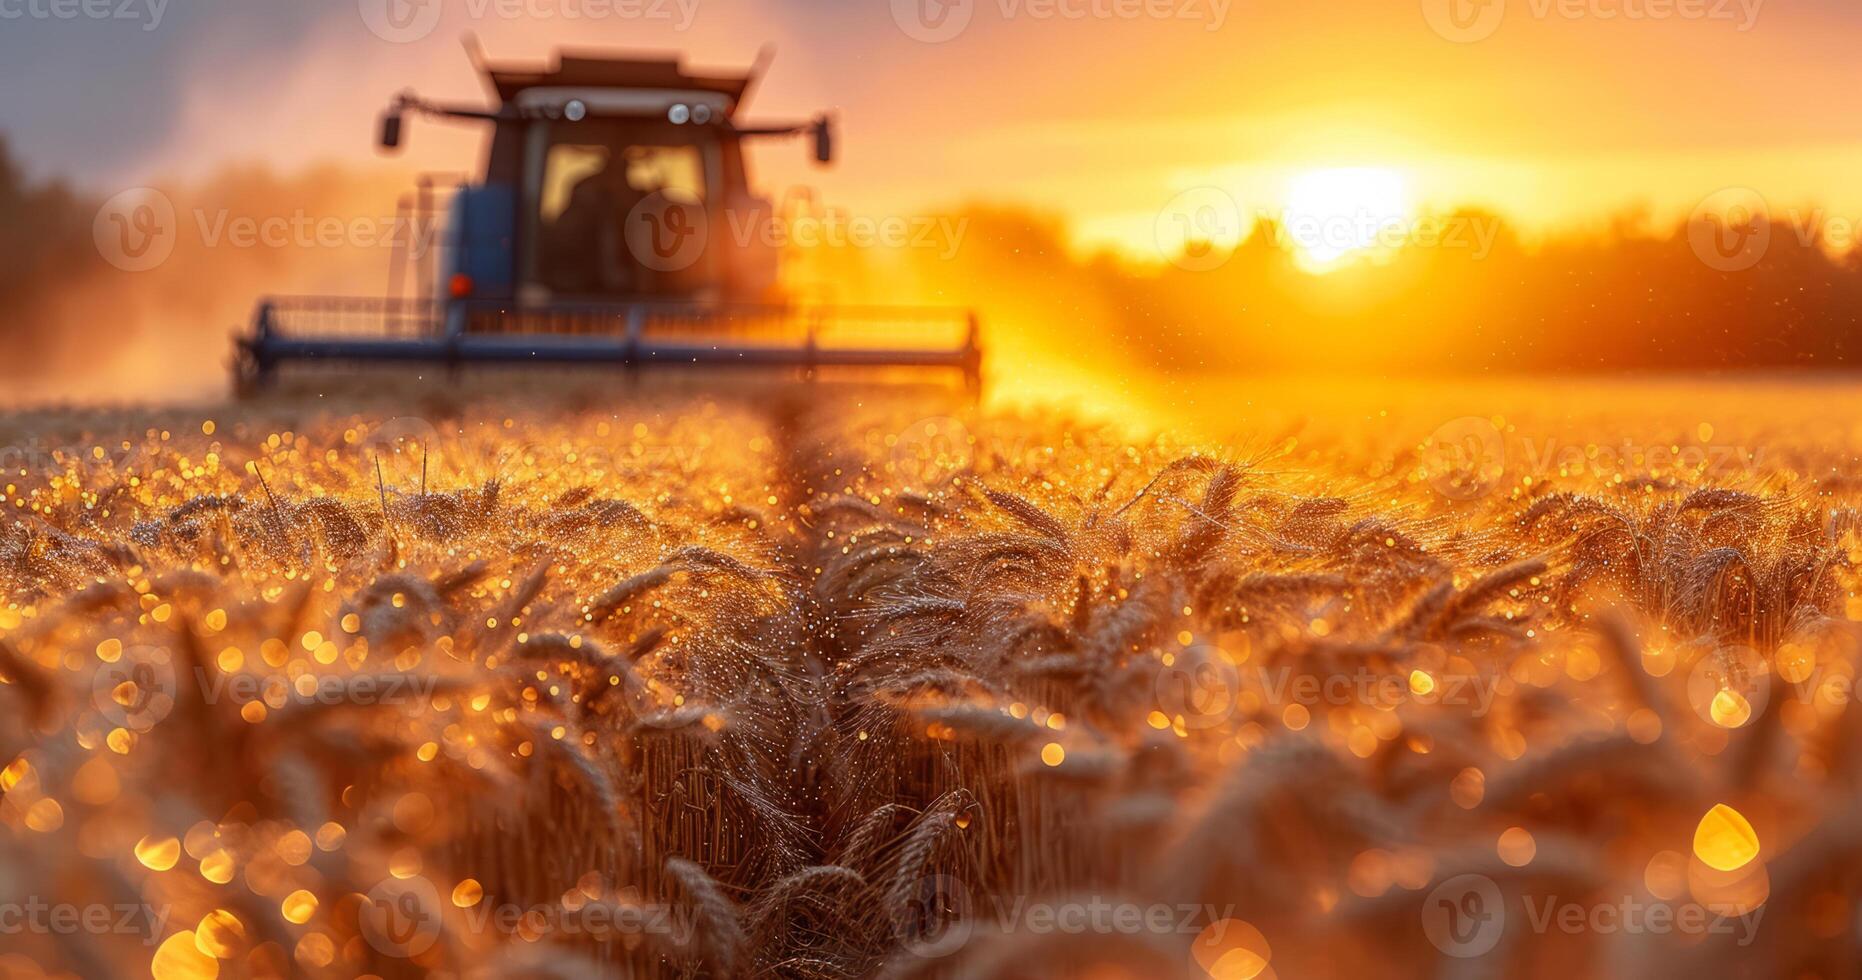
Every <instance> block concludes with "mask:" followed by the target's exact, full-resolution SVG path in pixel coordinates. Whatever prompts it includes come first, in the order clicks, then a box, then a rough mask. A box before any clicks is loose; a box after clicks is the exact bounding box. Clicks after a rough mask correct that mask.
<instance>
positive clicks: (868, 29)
mask: <svg viewBox="0 0 1862 980" xmlns="http://www.w3.org/2000/svg"><path fill="white" fill-rule="evenodd" d="M148 2H151V3H153V2H157V0H148ZM177 2H179V0H177ZM227 2H228V3H230V0H227ZM274 2H275V0H274ZM388 2H398V0H360V4H361V5H362V6H363V7H364V8H366V7H367V5H368V4H371V3H388ZM427 2H430V3H439V4H440V5H441V6H440V8H439V9H440V11H441V14H440V19H439V21H438V23H437V24H436V25H435V26H434V27H433V28H432V30H431V31H430V33H427V34H426V35H425V36H423V37H421V38H420V39H419V40H416V41H414V42H412V43H405V44H396V43H388V42H386V41H383V40H381V39H380V38H378V37H376V36H374V35H373V34H371V33H370V31H369V30H368V28H367V25H366V23H365V22H364V18H363V17H361V16H360V15H359V13H358V4H357V3H356V2H352V0H342V2H336V3H331V4H329V5H327V7H321V5H313V10H315V12H314V13H308V14H306V13H303V12H302V10H303V8H297V9H298V11H299V12H298V13H295V14H293V15H292V16H294V17H296V18H298V19H300V20H303V21H304V22H303V23H302V24H300V25H298V27H297V28H295V29H293V30H291V31H289V32H274V34H273V35H268V33H267V32H266V31H265V30H263V29H262V27H261V28H255V29H254V35H253V39H252V40H251V42H250V43H240V44H231V45H224V44H223V45H219V46H217V47H214V48H213V49H211V50H208V51H203V52H192V49H191V47H190V46H191V45H192V44H194V43H195V42H194V40H193V35H191V34H190V33H189V31H191V30H192V27H191V26H190V24H189V22H187V21H186V20H184V18H185V17H187V16H194V17H196V18H199V17H200V16H202V15H201V14H200V13H199V11H200V10H201V9H202V8H201V6H200V5H196V7H193V8H189V11H187V12H184V11H182V10H181V9H180V8H179V7H176V8H174V9H170V10H169V11H168V13H167V21H168V22H167V23H166V24H164V25H163V27H162V28H161V29H157V30H155V31H150V32H146V33H147V35H148V37H149V38H150V40H149V41H147V42H146V43H147V44H148V45H150V46H153V45H156V44H162V45H166V47H164V48H162V53H161V54H160V56H157V55H153V54H149V53H148V50H147V49H146V48H143V47H136V46H135V45H137V44H140V43H144V42H140V41H138V39H137V37H136V36H135V35H134V34H133V33H128V29H127V28H124V29H122V30H119V31H117V33H114V34H111V33H108V31H110V30H116V25H76V26H77V27H83V28H85V29H86V30H85V31H78V30H74V29H71V28H72V27H73V25H58V24H42V23H37V22H32V21H22V22H20V23H18V24H14V25H11V26H9V27H8V28H7V33H8V34H9V35H10V37H9V38H8V39H7V40H5V41H0V49H4V48H7V47H8V46H20V47H21V49H22V51H23V50H24V46H25V45H27V44H28V42H34V43H33V47H34V50H38V49H40V48H41V47H43V45H44V44H49V45H50V46H51V47H53V48H57V47H58V46H61V45H68V46H69V47H70V55H69V57H66V58H64V59H62V60H61V61H60V64H68V63H75V64H77V65H79V66H81V67H84V68H93V67H94V68H95V69H96V71H97V72H98V73H102V74H104V75H106V76H109V77H110V78H111V80H112V84H110V85H107V86H102V87H100V88H99V89H96V90H85V89H79V88H63V87H58V86H48V87H46V88H45V89H44V90H45V91H47V92H48V93H50V94H48V95H47V96H46V98H48V99H51V100H53V101H54V102H55V103H57V104H59V105H68V106H69V112H68V113H67V114H65V115H62V116H60V118H61V119H64V120H66V121H67V122H68V121H69V120H70V119H74V118H75V119H83V118H97V119H99V120H104V119H108V118H110V115H109V113H110V112H112V111H115V112H133V111H135V110H136V108H137V107H136V102H137V100H138V99H146V100H150V102H151V105H150V106H148V107H145V108H146V109H148V110H155V109H157V108H159V111H161V112H162V113H165V114H166V115H165V120H164V121H165V125H164V126H162V127H161V128H160V131H159V132H156V133H154V134H153V135H149V136H146V137H145V138H143V139H142V140H141V141H140V142H134V141H130V140H125V141H124V145H123V147H122V150H123V152H120V153H118V154H115V155H111V154H109V153H104V154H96V153H91V154H83V155H81V156H80V155H78V154H75V153H68V152H67V154H66V155H69V156H73V157H77V158H75V159H70V160H64V159H60V158H59V157H60V154H61V151H60V150H59V148H58V146H57V143H58V138H59V137H60V135H61V133H62V131H61V130H57V129H52V128H47V127H46V125H45V124H43V123H37V122H35V119H37V118H39V117H40V116H43V115H44V113H43V112H39V113H38V115H37V116H35V115H34V112H35V110H33V109H31V108H25V109H22V108H20V107H17V106H16V107H14V108H13V109H11V110H7V111H0V129H6V130H9V131H12V132H13V133H14V138H15V141H16V142H17V143H18V144H19V149H20V152H21V153H22V155H24V156H25V157H26V159H27V160H28V162H29V163H30V164H33V165H35V166H37V167H39V168H41V169H46V170H55V171H65V172H69V173H73V174H76V175H78V176H79V177H81V178H87V179H89V180H91V181H92V182H96V181H103V182H104V183H105V186H106V187H109V185H111V184H114V185H117V186H124V185H128V184H132V183H134V182H137V181H140V180H143V179H147V178H151V177H154V176H157V175H164V176H205V175H208V174H211V173H213V172H214V171H215V170H216V169H217V168H219V167H221V166H223V165H224V164H226V163H229V162H235V161H251V160H261V161H266V162H270V163H273V164H276V165H279V166H282V167H284V168H286V169H294V168H296V167H298V166H300V165H303V164H306V163H308V162H310V161H314V160H328V159H335V160H339V161H364V160H368V159H370V157H371V149H370V138H371V129H372V127H373V124H374V113H375V112H376V111H377V110H378V109H379V107H380V106H381V105H382V104H384V103H385V102H386V100H387V98H388V97H389V96H390V95H391V94H392V93H393V92H395V91H397V90H398V89H400V88H402V87H405V86H414V87H416V88H418V89H420V90H421V91H422V93H423V94H427V95H430V96H436V97H452V98H464V99H472V98H477V97H479V95H480V90H479V88H478V85H477V84H476V82H475V81H474V79H473V78H472V77H471V73H470V71H469V69H468V67H467V65H466V62H465V59H464V57H463V56H462V54H461V53H460V48H459V45H458V39H459V37H460V36H461V35H462V34H463V33H464V32H465V31H467V30H471V31H474V32H476V33H477V35H478V36H479V37H480V38H481V39H482V40H483V42H484V44H485V45H486V47H487V48H489V49H490V51H491V52H492V53H493V55H494V56H501V57H522V56H536V55H541V54H543V53H545V52H547V51H548V50H549V49H550V48H551V47H552V46H554V45H556V44H560V43H575V44H583V45H600V44H623V45H626V46H631V47H638V48H661V49H683V50H686V51H688V52H690V53H691V56H692V57H691V60H692V61H694V62H695V63H698V64H706V63H709V64H717V65H725V66H737V65H742V64H747V63H748V62H749V61H750V60H751V59H752V58H753V57H754V54H755V52H756V50H757V48H758V46H759V45H760V44H761V43H762V42H764V41H770V42H774V43H775V44H776V45H777V47H778V52H779V55H778V58H777V61H776V66H775V70H774V72H773V73H772V74H771V76H770V77H769V80H768V83H767V85H766V86H765V87H764V89H763V90H762V92H761V93H760V95H759V96H758V98H757V101H756V106H755V108H756V109H757V110H758V112H757V114H761V115H766V116H800V115H804V114H806V113H809V112H811V111H813V110H815V109H819V108H825V107H836V108H838V109H839V111H840V115H841V121H842V130H843V139H842V144H841V145H842V147H843V156H842V160H841V162H840V163H839V164H838V165H837V167H836V169H835V170H834V171H833V172H831V173H827V174H822V173H819V172H816V171H813V170H812V169H811V168H810V167H808V166H806V165H804V164H803V163H802V159H803V157H804V153H803V151H802V148H801V147H799V146H791V147H785V148H780V149H777V150H774V151H769V152H764V153H763V154H762V155H761V160H760V162H761V163H762V165H763V166H762V174H763V180H762V183H763V184H764V185H765V188H766V189H768V190H770V191H773V192H776V193H780V191H781V189H782V188H783V187H785V186H788V185H791V184H793V183H796V182H799V181H807V182H811V183H814V184H816V185H817V186H819V187H820V188H821V189H822V190H823V192H824V194H825V196H826V197H827V199H828V200H829V201H830V202H833V203H838V204H841V205H843V206H846V207H848V208H850V209H852V210H853V211H854V212H855V213H860V214H872V215H892V214H907V215H909V214H912V213H914V212H916V211H918V210H921V209H928V208H934V207H939V206H948V205H952V204H956V203H960V202H963V201H972V200H991V201H1013V202H1020V203H1026V204H1033V205H1036V206H1040V207H1043V208H1047V209H1051V210H1053V211H1055V212H1057V213H1059V214H1061V215H1062V216H1064V217H1066V218H1067V219H1069V221H1070V222H1071V223H1072V225H1073V227H1074V228H1075V233H1076V236H1077V237H1078V239H1079V241H1080V242H1081V243H1082V244H1083V245H1092V244H1099V243H1112V244H1116V245H1118V246H1120V247H1123V248H1125V249H1127V250H1129V251H1132V252H1134V253H1136V254H1145V253H1147V252H1149V251H1154V249H1155V244H1154V243H1155V237H1156V236H1155V233H1154V228H1155V226H1156V225H1157V222H1158V214H1159V211H1160V209H1162V208H1164V207H1165V206H1166V204H1167V202H1169V201H1170V200H1171V199H1172V197H1173V196H1174V195H1176V194H1177V193H1178V192H1180V191H1183V190H1185V189H1187V188H1193V187H1199V186H1213V187H1217V188H1220V189H1222V190H1223V191H1224V192H1225V193H1227V194H1228V195H1230V196H1231V197H1233V198H1234V199H1235V200H1236V201H1237V203H1238V206H1239V207H1240V209H1241V211H1242V213H1244V214H1250V213H1253V212H1254V211H1255V210H1256V209H1267V210H1269V211H1272V210H1273V209H1276V208H1278V207H1280V206H1281V205H1282V204H1283V203H1284V199H1285V194H1286V189H1287V186H1288V184H1289V183H1290V182H1292V181H1295V180H1297V179H1298V177H1299V175H1301V174H1302V173H1305V172H1308V171H1311V170H1314V169H1322V168H1330V167H1373V168H1381V169H1383V170H1386V171H1389V172H1391V173H1394V174H1396V175H1398V176H1399V177H1400V179H1401V180H1402V181H1403V184H1404V188H1405V194H1406V197H1407V199H1408V201H1409V204H1410V206H1412V207H1414V206H1434V207H1446V206H1454V205H1461V204H1475V205H1480V206H1486V207H1492V208H1497V209H1500V210H1502V211H1504V212H1506V213H1507V214H1509V215H1511V216H1513V217H1514V218H1515V219H1517V220H1520V221H1522V222H1524V223H1525V224H1527V225H1528V226H1529V227H1533V228H1544V227H1548V226H1557V227H1565V226H1570V225H1574V224H1578V225H1582V224H1587V223H1599V222H1601V221H1602V220H1603V219H1604V218H1606V217H1607V216H1608V215H1609V214H1611V213H1613V212H1616V211H1618V210H1620V209H1623V208H1628V207H1633V206H1638V205H1645V206H1647V207H1649V208H1651V209H1652V210H1653V211H1654V212H1655V213H1656V214H1657V215H1658V216H1661V217H1663V218H1666V217H1668V216H1669V215H1671V214H1674V215H1678V214H1679V213H1682V212H1685V211H1686V210H1687V209H1688V208H1689V207H1691V206H1692V204H1693V203H1694V202H1696V201H1698V200H1699V199H1700V198H1701V197H1702V196H1704V195H1705V194H1707V193H1709V192H1711V191H1714V190H1716V189H1719V188H1721V187H1725V186H1729V185H1746V186H1752V187H1755V188H1758V189H1759V190H1760V191H1761V192H1763V193H1764V194H1765V195H1766V197H1767V198H1768V199H1769V200H1770V201H1771V202H1772V204H1773V205H1774V207H1775V208H1777V209H1780V210H1782V209H1785V208H1789V207H1791V206H1796V205H1804V206H1806V207H1807V206H1808V202H1811V201H1817V202H1821V203H1822V204H1823V205H1824V206H1825V207H1826V208H1827V209H1828V210H1829V211H1830V212H1831V213H1832V214H1834V215H1836V216H1838V217H1841V218H1845V219H1850V220H1853V219H1858V218H1862V190H1858V189H1857V182H1856V181H1854V180H1853V179H1852V175H1853V173H1854V171H1855V166H1854V165H1855V164H1856V163H1857V162H1862V152H1858V151H1862V128H1858V127H1857V126H1855V125H1852V124H1850V123H1849V122H1848V119H1847V116H1848V114H1847V113H1846V112H1845V111H1843V106H1842V100H1843V97H1844V96H1845V95H1846V94H1847V93H1848V92H1850V91H1853V90H1854V84H1855V76H1856V74H1857V71H1858V66H1857V64H1856V61H1857V59H1856V56H1855V53H1856V51H1857V50H1858V47H1857V45H1856V44H1855V43H1854V39H1855V38H1856V37H1857V36H1858V30H1859V29H1862V12H1859V11H1857V10H1856V9H1855V8H1854V7H1853V5H1851V4H1846V3H1835V2H1820V3H1808V2H1803V0H1798V2H1787V0H1563V2H1554V0H1484V2H1485V3H1486V4H1487V6H1486V7H1477V6H1469V7H1465V8H1462V9H1463V10H1464V11H1465V12H1468V13H1469V14H1470V16H1474V17H1475V18H1476V20H1475V23H1476V25H1477V26H1476V28H1475V30H1476V31H1477V32H1479V31H1485V30H1486V29H1487V26H1492V25H1496V24H1497V26H1492V33H1491V35H1490V36H1485V37H1482V38H1481V39H1479V40H1474V41H1472V42H1470V43H1457V42H1456V41H1453V40H1449V39H1446V38H1444V37H1443V36H1441V34H1439V33H1437V32H1436V31H1435V30H1433V29H1432V28H1431V23H1430V18H1431V16H1432V15H1434V16H1437V19H1438V22H1440V21H1439V17H1440V15H1441V14H1442V13H1443V12H1444V10H1445V9H1446V5H1447V4H1449V3H1460V4H1475V3H1479V2H1481V0H1334V2H1328V3H1271V4H1268V3H1258V2H1257V3H1245V2H1241V0H1233V2H1225V0H957V2H959V3H963V2H967V4H968V6H967V7H963V8H953V9H965V10H967V12H968V17H969V20H968V24H967V27H966V28H965V29H964V30H963V31H962V32H961V33H960V34H958V35H957V36H956V37H954V38H953V39H950V40H948V41H943V42H941V43H925V42H922V41H919V40H915V39H913V38H912V37H910V36H907V31H906V30H905V29H902V28H901V26H900V22H899V19H898V17H895V12H896V11H906V12H907V13H906V14H901V15H899V16H909V12H910V11H911V10H913V9H914V8H913V7H912V6H911V5H912V3H913V2H922V3H941V2H944V0H899V3H896V4H891V5H889V4H888V3H887V0H807V2H803V0H761V2H752V0H508V2H509V3H510V4H512V6H508V7H500V6H499V2H498V0H427ZM585 3H605V4H608V6H607V7H602V8H592V9H598V10H615V9H633V10H634V11H636V16H632V17H627V16H618V15H610V16H606V17H601V18H597V19H590V18H589V17H581V18H577V19H574V20H571V19H569V18H567V17H565V16H564V15H563V14H562V11H564V10H568V9H576V8H574V7H573V5H575V4H585ZM681 3H684V4H687V5H689V6H681V5H680V4H681ZM629 4H637V5H638V6H635V7H632V8H628V7H627V5H629ZM1495 5H1498V6H1495ZM214 6H215V5H214V4H211V3H209V4H206V5H205V8H206V9H207V11H208V15H211V13H212V8H213V7H214ZM222 6H223V8H224V9H227V10H230V9H232V8H230V7H224V5H222ZM241 6H242V8H243V10H242V12H241V14H240V16H243V17H245V18H247V19H249V20H254V21H255V23H258V24H260V25H263V24H264V23H266V22H265V20H264V17H265V16H266V8H267V7H268V6H270V3H266V2H259V3H253V4H245V5H241ZM318 8H321V9H318ZM501 9H504V10H518V11H528V12H529V13H530V14H531V16H528V17H519V18H510V17H506V16H504V15H503V14H501V13H499V11H500V10H501ZM1496 10H1498V11H1499V12H1500V18H1499V20H1498V21H1493V22H1487V26H1482V22H1480V21H1479V19H1478V18H1479V17H1480V16H1491V15H1492V14H1493V12H1494V11H1496ZM1144 11H1153V12H1167V13H1168V14H1170V16H1168V17H1154V16H1146V15H1145V14H1144V13H1143V12H1144ZM1134 12H1137V15H1136V16H1132V14H1133V13H1134ZM688 14H689V20H690V24H689V27H688V28H687V29H684V30H681V29H680V27H681V25H682V24H683V22H684V19H685V17H686V15H688ZM1063 15H1072V16H1071V17H1069V16H1063ZM227 16H228V17H231V16H233V15H232V14H230V13H229V14H228V15H227ZM1446 23H1452V22H1446ZM35 31H36V32H40V33H39V35H38V36H37V37H34V36H32V35H31V32H35ZM164 31H165V32H166V33H164ZM40 42H43V43H40ZM106 42H107V43H106ZM201 43H205V42H201ZM93 48H94V49H95V52H94V55H93V53H92V49H93ZM170 49H172V50H170ZM118 51H127V52H129V53H130V54H132V55H134V56H136V58H137V59H139V60H136V61H135V67H136V70H137V71H142V72H158V73H162V74H161V77H162V80H163V81H164V83H165V85H166V88H165V89H163V88H160V87H157V88H155V89H150V88H148V87H146V86H138V85H136V84H135V83H134V81H133V80H130V81H127V82H125V81H123V80H122V79H120V78H117V77H116V76H117V75H120V74H121V73H122V71H123V69H121V68H120V67H113V66H109V65H106V64H104V62H103V60H102V59H103V58H104V57H105V55H106V54H110V53H114V52H118ZM93 56H94V57H96V58H97V59H98V62H97V64H96V65H94V66H92V65H85V64H84V62H85V59H86V58H87V57H93ZM51 57H52V55H50V54H45V55H41V60H44V61H45V62H46V64H48V65H49V64H51V62H50V60H49V59H50V58H51ZM73 59H75V62H74V61H73ZM20 70H22V68H21V66H20V64H19V63H16V64H15V66H14V68H13V69H9V71H15V72H16V71H20ZM51 70H52V69H51V68H40V69H38V71H39V75H38V76H35V77H41V80H43V78H42V76H43V75H44V74H45V72H47V71H51ZM171 76H173V77H171ZM156 99H161V100H162V104H161V105H160V106H159V107H157V106H155V105H154V100H156ZM102 100H109V105H107V106H106V105H105V104H104V102H103V101H102ZM90 103H94V104H90ZM124 103H127V104H128V108H127V109H126V108H124V105H123V104H124ZM10 115H11V116H20V117H21V118H23V119H24V122H23V123H22V122H20V121H19V120H17V119H12V118H9V116H10ZM35 127H36V128H35ZM447 128H448V127H441V126H438V125H419V124H417V126H416V128H415V130H414V132H413V133H412V135H411V147H412V151H411V157H410V159H412V160H413V161H414V162H416V163H419V164H421V165H427V166H432V167H435V168H441V169H460V168H461V167H462V166H464V167H466V168H468V169H469V168H470V167H471V166H475V165H476V164H475V161H474V162H473V163H469V164H468V162H467V161H472V160H473V158H474V153H473V152H472V151H473V148H474V147H475V145H476V143H475V134H473V133H472V132H471V131H470V130H455V131H453V132H447V131H446V130H447Z"/></svg>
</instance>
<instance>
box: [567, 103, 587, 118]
mask: <svg viewBox="0 0 1862 980" xmlns="http://www.w3.org/2000/svg"><path fill="white" fill-rule="evenodd" d="M562 114H563V118H564V119H567V120H569V121H570V122H581V121H582V119H583V117H585V116H587V115H588V106H585V105H583V104H582V100H581V99H570V100H569V104H568V105H565V106H563V107H562Z"/></svg>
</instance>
